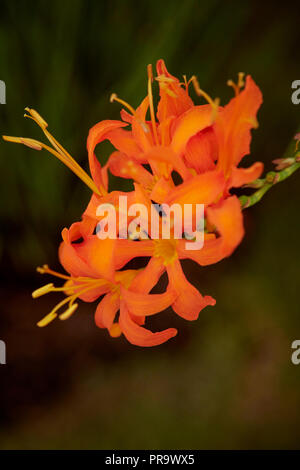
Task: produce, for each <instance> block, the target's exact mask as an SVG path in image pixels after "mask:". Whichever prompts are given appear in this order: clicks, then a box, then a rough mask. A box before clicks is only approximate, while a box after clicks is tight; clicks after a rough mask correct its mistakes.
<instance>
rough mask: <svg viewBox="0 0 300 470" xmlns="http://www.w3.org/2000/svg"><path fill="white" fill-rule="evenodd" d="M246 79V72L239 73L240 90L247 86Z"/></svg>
mask: <svg viewBox="0 0 300 470" xmlns="http://www.w3.org/2000/svg"><path fill="white" fill-rule="evenodd" d="M244 77H245V73H244V72H239V73H238V87H239V88H243V86H245V80H244Z"/></svg>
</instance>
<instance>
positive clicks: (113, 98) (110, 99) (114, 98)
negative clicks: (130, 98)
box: [109, 93, 135, 114]
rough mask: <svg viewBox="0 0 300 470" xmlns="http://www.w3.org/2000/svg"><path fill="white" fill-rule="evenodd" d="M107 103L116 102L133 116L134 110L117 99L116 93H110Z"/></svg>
mask: <svg viewBox="0 0 300 470" xmlns="http://www.w3.org/2000/svg"><path fill="white" fill-rule="evenodd" d="M109 101H110V102H111V103H113V102H114V101H117V102H118V103H120V104H122V105H123V106H125V108H127V109H129V111H130V112H131V113H132V114H135V110H134V108H133V107H132V106H131V105H130V104H128V103H127V102H126V101H124V100H122V99H121V98H118V95H117V94H116V93H112V94H111V95H110V98H109Z"/></svg>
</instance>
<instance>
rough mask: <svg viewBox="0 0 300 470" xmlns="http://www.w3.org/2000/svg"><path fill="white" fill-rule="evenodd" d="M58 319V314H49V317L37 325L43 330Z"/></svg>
mask: <svg viewBox="0 0 300 470" xmlns="http://www.w3.org/2000/svg"><path fill="white" fill-rule="evenodd" d="M56 317H57V314H56V313H52V312H50V313H48V315H46V316H45V317H44V318H42V319H41V320H40V321H39V322H38V323H37V326H38V327H39V328H43V327H44V326H47V325H49V323H51V322H52V321H53V320H55V318H56Z"/></svg>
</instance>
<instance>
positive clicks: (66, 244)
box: [58, 228, 97, 277]
mask: <svg viewBox="0 0 300 470" xmlns="http://www.w3.org/2000/svg"><path fill="white" fill-rule="evenodd" d="M62 237H63V242H62V243H61V244H60V247H59V251H58V255H59V260H60V263H61V264H62V266H63V267H64V268H65V270H66V271H67V272H68V273H70V274H71V276H74V277H78V276H84V277H97V273H96V272H95V270H94V269H93V268H92V267H91V266H89V265H88V263H87V262H86V261H85V260H83V259H82V258H81V257H80V256H79V255H78V253H77V251H76V250H75V246H76V245H74V244H72V239H70V233H69V230H68V229H67V228H65V229H64V230H63V231H62Z"/></svg>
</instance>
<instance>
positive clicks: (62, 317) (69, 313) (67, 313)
mask: <svg viewBox="0 0 300 470" xmlns="http://www.w3.org/2000/svg"><path fill="white" fill-rule="evenodd" d="M77 307H78V304H73V305H71V306H70V307H69V308H67V310H66V311H65V312H63V313H61V314H60V315H59V319H60V320H68V318H70V317H71V316H72V315H73V313H74V312H75V310H77Z"/></svg>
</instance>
